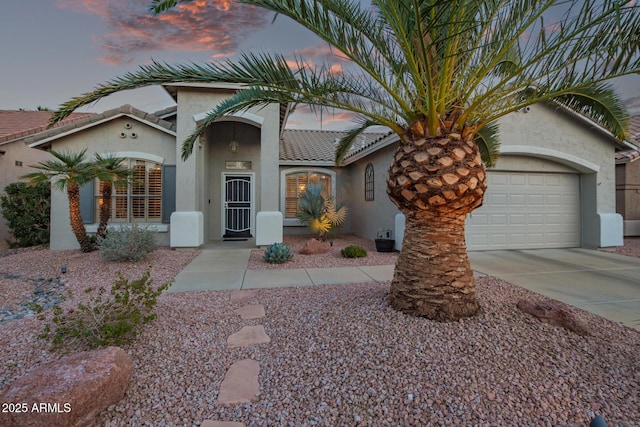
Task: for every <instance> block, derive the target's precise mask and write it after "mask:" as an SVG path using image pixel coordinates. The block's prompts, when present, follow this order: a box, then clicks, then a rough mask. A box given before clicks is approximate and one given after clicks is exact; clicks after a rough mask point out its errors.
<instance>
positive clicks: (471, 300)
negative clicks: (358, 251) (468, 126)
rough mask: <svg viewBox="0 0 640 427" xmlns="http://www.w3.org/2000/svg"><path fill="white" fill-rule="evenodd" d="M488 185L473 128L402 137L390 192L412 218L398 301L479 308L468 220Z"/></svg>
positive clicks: (412, 308)
mask: <svg viewBox="0 0 640 427" xmlns="http://www.w3.org/2000/svg"><path fill="white" fill-rule="evenodd" d="M485 190H486V173H485V168H484V165H483V163H482V160H481V158H480V154H479V150H478V146H477V145H476V144H475V142H474V141H473V134H472V132H469V133H468V134H467V135H464V136H463V135H461V134H459V133H449V134H447V135H442V136H438V137H415V136H413V135H412V134H410V133H409V134H407V135H406V137H405V138H404V139H403V140H402V141H401V142H400V144H399V145H398V149H397V150H396V154H395V156H394V158H393V161H392V164H391V168H390V170H389V175H388V179H387V193H388V194H389V197H390V198H391V201H392V202H393V203H395V204H396V206H398V208H399V209H400V210H401V211H402V212H403V213H404V214H405V218H406V224H405V236H404V242H403V244H402V251H401V252H400V256H399V257H398V262H397V263H396V268H395V271H394V277H393V281H392V282H391V298H390V303H391V305H392V306H393V307H394V308H396V309H398V310H400V311H402V312H404V313H407V314H413V315H418V316H424V317H428V318H430V319H434V320H440V321H445V320H457V319H460V318H463V317H470V316H473V315H475V314H476V313H477V312H478V309H479V305H478V302H477V300H476V295H475V284H474V280H473V272H472V271H471V267H470V265H469V259H468V257H467V246H466V243H465V239H464V228H465V218H466V215H467V214H468V213H469V212H471V211H473V210H474V209H475V208H477V207H478V206H480V205H481V204H482V199H483V196H484V192H485Z"/></svg>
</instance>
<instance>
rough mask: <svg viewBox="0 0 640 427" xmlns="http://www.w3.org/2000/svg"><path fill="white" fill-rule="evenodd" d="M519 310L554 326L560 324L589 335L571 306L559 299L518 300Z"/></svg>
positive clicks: (570, 329) (578, 332)
mask: <svg viewBox="0 0 640 427" xmlns="http://www.w3.org/2000/svg"><path fill="white" fill-rule="evenodd" d="M516 306H517V307H518V309H520V311H523V312H525V313H528V314H530V315H532V316H534V317H536V318H538V319H539V320H540V321H542V322H545V323H550V324H552V325H554V326H561V327H563V328H565V329H567V330H569V331H572V332H575V333H577V334H579V335H590V334H589V330H588V328H587V326H586V325H585V324H584V323H583V322H582V321H581V320H580V319H578V318H577V317H576V316H575V315H574V314H573V312H572V311H571V308H570V307H569V306H568V305H567V304H565V303H563V302H560V301H556V300H545V301H529V300H520V301H518V303H517V304H516Z"/></svg>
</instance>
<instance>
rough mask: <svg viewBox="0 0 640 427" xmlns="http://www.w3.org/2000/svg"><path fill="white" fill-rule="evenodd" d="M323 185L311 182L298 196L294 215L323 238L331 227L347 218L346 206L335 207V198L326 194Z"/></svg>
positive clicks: (339, 224) (340, 223)
mask: <svg viewBox="0 0 640 427" xmlns="http://www.w3.org/2000/svg"><path fill="white" fill-rule="evenodd" d="M325 193H326V190H325V185H324V184H322V183H318V184H316V183H312V184H309V185H308V186H307V188H306V189H305V190H304V191H303V192H301V193H300V195H299V196H298V212H297V213H296V217H297V218H298V220H299V221H300V223H302V224H303V225H305V226H307V227H309V230H310V231H311V232H312V233H315V234H317V235H318V238H319V239H320V240H324V237H325V236H326V234H327V233H328V232H329V231H331V230H332V229H334V228H336V227H339V226H341V225H342V224H343V223H344V221H345V219H346V218H347V207H346V206H342V207H340V208H338V209H336V205H335V199H334V198H333V197H331V196H327V195H326V194H325Z"/></svg>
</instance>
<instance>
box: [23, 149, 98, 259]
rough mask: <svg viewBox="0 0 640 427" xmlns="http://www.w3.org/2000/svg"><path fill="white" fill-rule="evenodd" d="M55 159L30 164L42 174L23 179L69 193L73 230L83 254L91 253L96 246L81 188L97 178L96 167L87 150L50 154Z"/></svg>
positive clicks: (33, 174)
mask: <svg viewBox="0 0 640 427" xmlns="http://www.w3.org/2000/svg"><path fill="white" fill-rule="evenodd" d="M49 152H50V153H51V155H52V156H53V157H54V159H51V160H46V161H43V162H40V163H38V164H36V165H31V167H32V168H34V169H38V170H39V172H33V173H29V174H26V175H24V176H22V178H25V179H28V180H29V181H31V182H33V183H41V182H49V183H51V186H52V188H54V189H56V190H59V191H65V190H66V192H67V198H68V200H69V220H70V222H71V230H72V231H73V234H74V235H75V236H76V239H77V240H78V243H79V244H80V250H81V251H82V252H91V251H92V250H94V249H95V248H94V245H93V244H92V243H91V241H90V240H89V237H88V236H87V231H86V230H85V228H84V221H83V220H82V214H81V213H80V186H82V185H83V184H85V183H87V182H89V181H90V180H92V179H93V178H94V176H95V171H94V167H93V165H92V164H91V163H90V162H86V161H85V154H86V152H87V150H86V149H84V150H82V151H80V152H78V153H72V152H69V151H64V152H58V151H54V150H50V151H49Z"/></svg>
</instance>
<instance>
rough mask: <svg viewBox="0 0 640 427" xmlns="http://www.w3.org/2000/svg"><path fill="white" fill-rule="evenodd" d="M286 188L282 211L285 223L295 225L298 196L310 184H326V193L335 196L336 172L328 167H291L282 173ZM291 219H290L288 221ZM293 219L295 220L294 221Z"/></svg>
mask: <svg viewBox="0 0 640 427" xmlns="http://www.w3.org/2000/svg"><path fill="white" fill-rule="evenodd" d="M281 176H282V182H283V185H284V188H283V190H282V199H281V200H282V203H283V206H282V208H283V209H282V212H283V214H284V219H285V225H295V224H296V222H295V219H296V212H297V211H298V196H299V195H300V193H302V192H303V191H304V190H305V189H306V188H307V185H309V184H324V191H325V195H326V196H328V197H335V179H336V174H335V172H333V171H331V170H327V169H291V170H285V171H282V173H281ZM287 220H289V221H287ZM292 221H293V222H292Z"/></svg>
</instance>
